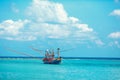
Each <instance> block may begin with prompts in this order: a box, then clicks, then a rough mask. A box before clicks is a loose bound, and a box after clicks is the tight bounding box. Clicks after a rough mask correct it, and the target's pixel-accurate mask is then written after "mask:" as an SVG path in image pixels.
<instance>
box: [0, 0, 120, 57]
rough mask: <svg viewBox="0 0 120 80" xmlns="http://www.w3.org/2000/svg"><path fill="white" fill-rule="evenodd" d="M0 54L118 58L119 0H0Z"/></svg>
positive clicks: (119, 48)
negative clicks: (48, 52)
mask: <svg viewBox="0 0 120 80" xmlns="http://www.w3.org/2000/svg"><path fill="white" fill-rule="evenodd" d="M0 5H1V7H0V56H24V55H21V54H16V53H14V52H11V51H9V50H7V49H6V47H9V48H12V49H14V50H17V51H20V52H25V53H27V54H30V55H34V56H43V55H44V54H39V53H38V52H36V51H33V50H32V49H31V48H30V46H33V47H35V48H38V49H41V50H46V49H54V50H55V49H56V48H58V47H59V48H61V50H67V49H71V50H68V51H66V52H61V56H64V57H65V56H70V57H116V58H120V0H0Z"/></svg>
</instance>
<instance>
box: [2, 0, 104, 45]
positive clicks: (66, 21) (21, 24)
mask: <svg viewBox="0 0 120 80" xmlns="http://www.w3.org/2000/svg"><path fill="white" fill-rule="evenodd" d="M25 10H26V14H27V15H26V16H27V17H28V19H26V20H18V21H13V20H6V21H3V22H2V23H0V36H1V38H4V39H8V40H36V39H42V38H54V39H56V38H57V39H58V38H59V39H61V38H62V39H69V40H70V39H71V38H72V39H74V42H75V41H78V42H80V41H81V40H89V41H93V42H95V43H96V44H98V45H103V44H104V43H103V42H102V41H101V40H100V39H99V38H97V36H96V35H95V32H94V30H93V29H92V28H90V27H89V26H88V24H83V23H80V20H79V19H78V18H76V17H71V16H68V15H67V12H66V11H65V9H64V7H63V5H62V4H61V3H55V2H50V1H47V0H45V1H44V0H33V1H32V3H31V5H30V6H28V7H27V8H26V9H25Z"/></svg>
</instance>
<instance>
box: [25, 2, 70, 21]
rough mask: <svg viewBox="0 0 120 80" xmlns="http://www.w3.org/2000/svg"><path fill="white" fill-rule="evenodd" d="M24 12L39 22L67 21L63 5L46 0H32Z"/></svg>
mask: <svg viewBox="0 0 120 80" xmlns="http://www.w3.org/2000/svg"><path fill="white" fill-rule="evenodd" d="M26 12H27V15H29V16H30V17H31V18H32V19H33V20H36V21H39V22H55V23H65V22H67V21H68V16H67V13H66V11H65V10H64V7H63V5H62V4H60V3H54V2H50V1H47V0H45V1H43V0H33V2H32V4H31V5H30V6H29V7H28V8H27V11H26Z"/></svg>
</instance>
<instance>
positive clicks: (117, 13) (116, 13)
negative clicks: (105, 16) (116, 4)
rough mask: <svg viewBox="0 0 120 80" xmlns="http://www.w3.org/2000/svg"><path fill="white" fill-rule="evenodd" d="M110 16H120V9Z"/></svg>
mask: <svg viewBox="0 0 120 80" xmlns="http://www.w3.org/2000/svg"><path fill="white" fill-rule="evenodd" d="M110 15H113V16H120V9H115V10H113V11H112V12H111V13H110Z"/></svg>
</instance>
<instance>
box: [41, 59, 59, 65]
mask: <svg viewBox="0 0 120 80" xmlns="http://www.w3.org/2000/svg"><path fill="white" fill-rule="evenodd" d="M43 62H44V64H60V63H61V60H52V61H43Z"/></svg>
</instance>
